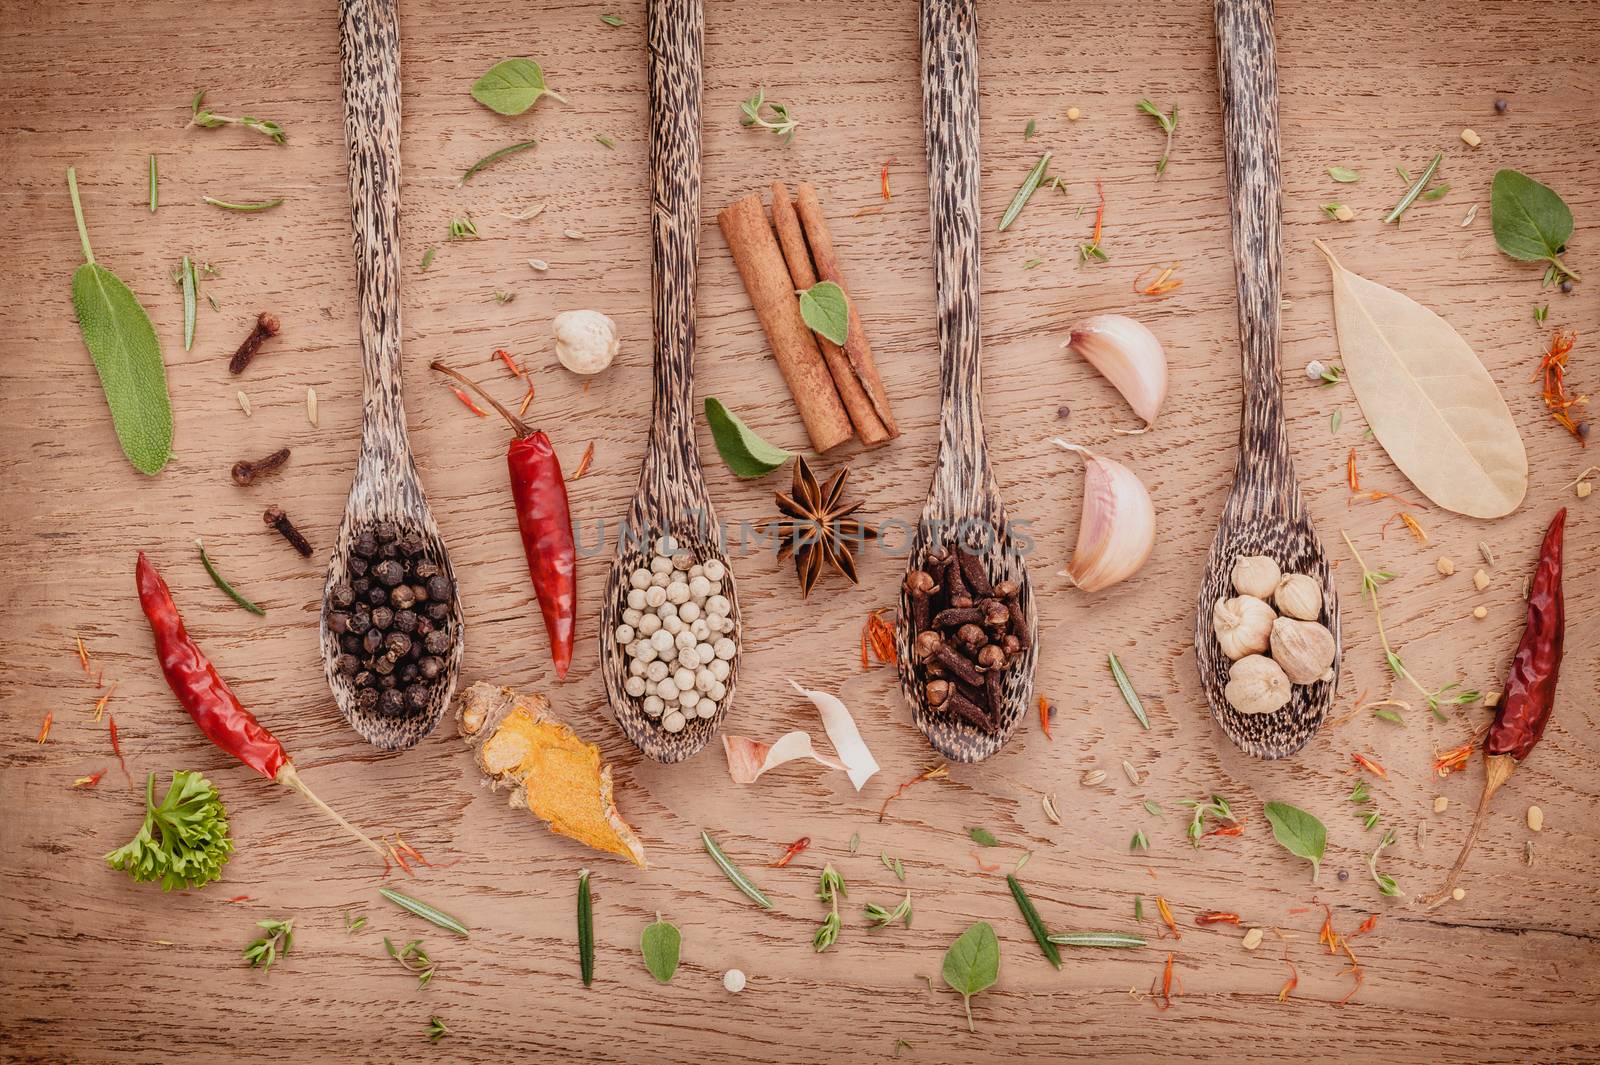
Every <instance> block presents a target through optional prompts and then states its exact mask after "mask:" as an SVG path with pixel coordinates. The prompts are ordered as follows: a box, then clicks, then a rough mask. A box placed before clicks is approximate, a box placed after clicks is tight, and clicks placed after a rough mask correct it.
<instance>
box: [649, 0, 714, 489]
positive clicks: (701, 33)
mask: <svg viewBox="0 0 1600 1065" xmlns="http://www.w3.org/2000/svg"><path fill="white" fill-rule="evenodd" d="M648 20H649V25H648V28H647V30H646V35H647V40H648V44H649V52H650V54H649V63H648V77H649V81H650V177H651V186H652V190H651V217H650V243H651V248H652V250H653V252H654V258H653V259H652V261H651V268H650V287H651V295H652V297H653V300H654V313H655V377H654V386H655V395H654V400H653V403H652V408H651V423H650V448H651V450H652V451H653V452H655V453H656V456H657V460H658V461H660V462H663V463H666V464H667V465H668V467H669V470H667V471H664V472H666V473H667V474H668V476H667V480H668V481H669V482H671V481H673V480H674V479H675V478H676V479H679V483H680V485H681V484H682V483H699V480H700V464H699V461H698V459H697V458H696V454H695V438H694V409H693V404H694V290H695V275H696V273H697V271H698V269H699V262H700V83H701V73H700V68H701V49H702V41H703V39H704V37H705V17H704V13H703V12H702V10H701V0H651V2H650V10H649V14H648ZM646 462H647V463H648V462H649V459H648V458H647V459H646Z"/></svg>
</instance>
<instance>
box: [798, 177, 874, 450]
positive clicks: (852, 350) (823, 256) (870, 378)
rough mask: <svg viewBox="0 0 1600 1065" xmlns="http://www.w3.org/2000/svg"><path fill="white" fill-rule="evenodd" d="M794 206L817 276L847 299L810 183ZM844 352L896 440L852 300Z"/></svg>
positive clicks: (801, 187)
mask: <svg viewBox="0 0 1600 1065" xmlns="http://www.w3.org/2000/svg"><path fill="white" fill-rule="evenodd" d="M794 206H795V210H796V211H797V212H798V213H799V215H800V224H801V226H802V227H803V228H804V230H805V235H806V243H807V244H809V245H810V246H811V259H812V261H813V262H815V263H816V264H817V276H818V277H820V278H822V280H824V281H832V282H833V283H834V284H836V285H838V286H839V287H840V288H842V289H844V290H845V294H846V295H847V296H848V295H849V293H850V286H849V285H846V284H845V283H844V274H843V273H841V272H840V270H839V258H838V256H837V255H836V254H834V250H833V235H832V234H831V233H829V232H828V221H827V219H826V218H824V217H823V216H822V204H821V202H820V201H819V200H818V199H817V190H816V189H815V188H813V187H812V186H811V183H810V182H808V181H802V182H800V185H799V188H798V190H797V191H796V194H795V204H794ZM844 352H845V355H846V356H847V357H848V358H849V360H850V366H851V368H852V369H854V370H855V373H856V377H857V378H858V379H859V380H860V382H861V386H862V388H864V389H865V390H866V393H867V396H868V397H869V398H870V399H871V400H872V409H873V411H874V412H875V413H876V414H877V415H878V419H879V420H880V421H881V422H882V423H883V426H884V428H885V429H887V430H888V431H889V435H890V436H891V437H896V436H899V435H900V429H899V428H898V427H897V426H896V425H895V423H894V415H893V414H891V413H890V412H889V395H888V393H887V392H885V391H884V390H883V378H882V377H880V376H879V375H878V364H877V362H876V361H874V360H873V358H872V346H871V345H870V344H868V343H867V334H866V332H865V331H864V330H863V329H862V327H861V316H860V315H859V314H857V313H856V301H855V300H853V299H852V300H850V332H849V335H848V336H847V337H846V339H845V345H844Z"/></svg>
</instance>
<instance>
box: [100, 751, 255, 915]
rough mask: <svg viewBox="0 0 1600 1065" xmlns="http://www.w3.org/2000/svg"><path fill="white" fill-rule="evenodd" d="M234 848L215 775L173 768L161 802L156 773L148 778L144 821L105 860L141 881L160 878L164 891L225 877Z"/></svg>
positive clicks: (204, 883) (201, 884) (192, 886)
mask: <svg viewBox="0 0 1600 1065" xmlns="http://www.w3.org/2000/svg"><path fill="white" fill-rule="evenodd" d="M232 851H233V841H232V840H231V839H229V838H228V811H227V810H225V809H224V808H223V806H222V800H221V799H220V798H219V797H218V796H217V789H216V788H214V787H212V786H211V781H209V780H207V779H206V778H205V777H203V776H201V775H200V774H199V773H189V772H177V773H173V774H172V783H171V784H170V785H169V786H168V787H167V794H166V797H165V798H163V799H162V800H161V803H160V804H159V805H157V803H156V775H155V774H154V773H151V774H150V775H149V776H148V777H147V778H146V779H145V815H144V825H143V827H141V828H140V829H139V834H138V835H136V836H134V837H133V839H131V840H129V841H128V842H127V843H126V844H125V845H123V846H121V847H118V848H117V849H116V850H114V851H112V852H111V853H110V854H107V855H106V864H107V865H109V866H111V868H113V869H121V870H122V871H123V872H125V873H127V874H128V875H129V876H131V877H133V879H134V880H137V881H139V882H140V883H143V882H145V881H154V880H159V881H161V889H162V890H163V891H173V890H177V889H181V888H197V887H204V886H205V885H206V884H209V883H211V881H213V880H215V879H217V878H218V877H220V876H221V875H222V867H223V866H224V865H226V864H227V862H228V855H229V854H230V853H232Z"/></svg>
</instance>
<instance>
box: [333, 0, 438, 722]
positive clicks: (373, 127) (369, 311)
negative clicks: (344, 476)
mask: <svg viewBox="0 0 1600 1065" xmlns="http://www.w3.org/2000/svg"><path fill="white" fill-rule="evenodd" d="M339 8H340V13H339V65H340V68H341V70H342V72H343V77H344V128H345V140H346V144H347V148H348V152H349V163H350V212H351V222H352V225H353V228H354V231H355V251H356V289H357V293H358V295H359V298H360V301H361V356H362V360H361V365H362V371H363V373H362V377H363V382H362V411H361V455H360V458H359V459H357V461H356V477H355V483H354V484H352V485H351V486H350V496H349V498H348V499H347V500H346V501H345V507H344V520H343V521H341V522H340V523H339V537H338V541H337V543H336V544H335V545H334V549H333V559H332V560H331V561H330V562H329V563H328V580H327V584H326V586H325V587H324V589H323V598H322V667H323V672H324V673H325V674H326V675H327V678H328V686H329V687H330V688H332V689H333V697H334V701H335V702H337V703H338V704H339V711H340V713H342V714H344V717H345V720H346V721H348V722H350V726H351V727H352V728H354V729H355V730H356V731H357V732H358V733H360V734H361V737H362V738H363V739H365V740H366V741H367V742H368V743H371V744H373V745H375V746H378V747H382V748H384V749H386V750H404V749H406V748H408V747H411V746H414V745H415V744H416V743H417V741H419V740H421V739H422V737H424V736H426V735H427V734H428V733H429V732H432V731H433V728H434V726H435V725H437V724H438V723H439V718H440V717H441V716H442V715H443V714H444V710H445V707H446V706H447V705H449V702H450V696H451V694H452V693H453V692H454V690H455V686H456V676H457V674H458V672H459V671H460V668H461V654H462V651H463V649H464V646H465V645H464V641H463V630H462V624H461V599H460V596H459V595H458V594H457V593H456V591H455V584H456V581H455V573H454V571H453V570H452V569H451V567H450V555H449V552H447V551H446V550H445V547H444V542H443V541H442V540H441V539H440V538H439V528H438V526H437V525H435V524H434V520H433V514H432V512H431V511H429V509H428V501H427V499H426V498H424V497H423V494H422V482H421V480H420V479H419V478H418V477H417V465H416V462H415V460H414V459H413V458H412V455H411V443H410V441H409V440H408V439H407V438H406V411H405V407H404V405H403V404H402V403H401V400H400V23H399V19H398V17H397V16H396V13H395V0H342V2H341V3H340V5H339ZM378 522H394V523H395V524H396V525H397V526H398V527H399V529H400V531H401V532H402V533H405V532H417V533H420V534H421V535H422V537H423V540H424V544H425V546H424V549H423V557H425V558H428V559H431V560H432V561H433V562H435V563H437V564H438V565H439V567H440V569H441V571H442V572H443V574H444V576H445V577H447V578H448V579H449V581H450V587H451V595H450V616H449V618H448V621H447V624H448V625H449V627H450V630H451V631H452V632H453V633H454V636H455V639H454V641H453V642H452V644H451V649H450V652H449V654H448V655H447V656H446V659H445V668H444V670H443V671H442V672H441V673H440V675H439V678H438V679H437V680H436V681H434V683H433V687H432V690H431V692H430V695H429V701H428V705H427V707H426V708H425V709H424V710H422V711H420V712H412V713H407V714H404V715H396V716H386V715H380V714H379V713H377V712H376V711H370V710H362V709H361V708H360V707H359V706H358V705H357V702H356V697H355V689H354V687H353V685H352V684H351V683H350V681H349V679H348V678H346V677H344V676H341V675H340V674H339V673H338V672H337V670H336V668H335V662H336V660H337V659H338V656H339V638H338V636H337V635H335V634H334V633H333V632H332V631H330V630H329V628H328V614H329V612H330V611H329V601H330V598H331V592H332V590H333V587H334V585H336V584H338V583H339V582H341V581H343V580H345V579H346V576H347V573H348V567H349V562H350V545H351V542H352V540H353V539H354V538H355V536H356V534H357V533H359V532H361V531H363V530H365V529H369V528H372V527H373V526H374V525H376V524H377V523H378Z"/></svg>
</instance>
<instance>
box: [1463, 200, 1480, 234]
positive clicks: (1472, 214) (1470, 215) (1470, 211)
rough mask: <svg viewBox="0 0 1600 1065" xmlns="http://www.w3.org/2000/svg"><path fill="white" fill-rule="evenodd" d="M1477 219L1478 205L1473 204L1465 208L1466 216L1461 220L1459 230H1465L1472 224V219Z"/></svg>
mask: <svg viewBox="0 0 1600 1065" xmlns="http://www.w3.org/2000/svg"><path fill="white" fill-rule="evenodd" d="M1477 217H1478V205H1477V204H1473V205H1472V206H1471V207H1468V208H1467V216H1466V217H1465V218H1463V219H1462V220H1461V228H1462V229H1466V228H1467V227H1468V226H1470V225H1471V224H1472V221H1473V219H1475V218H1477Z"/></svg>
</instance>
